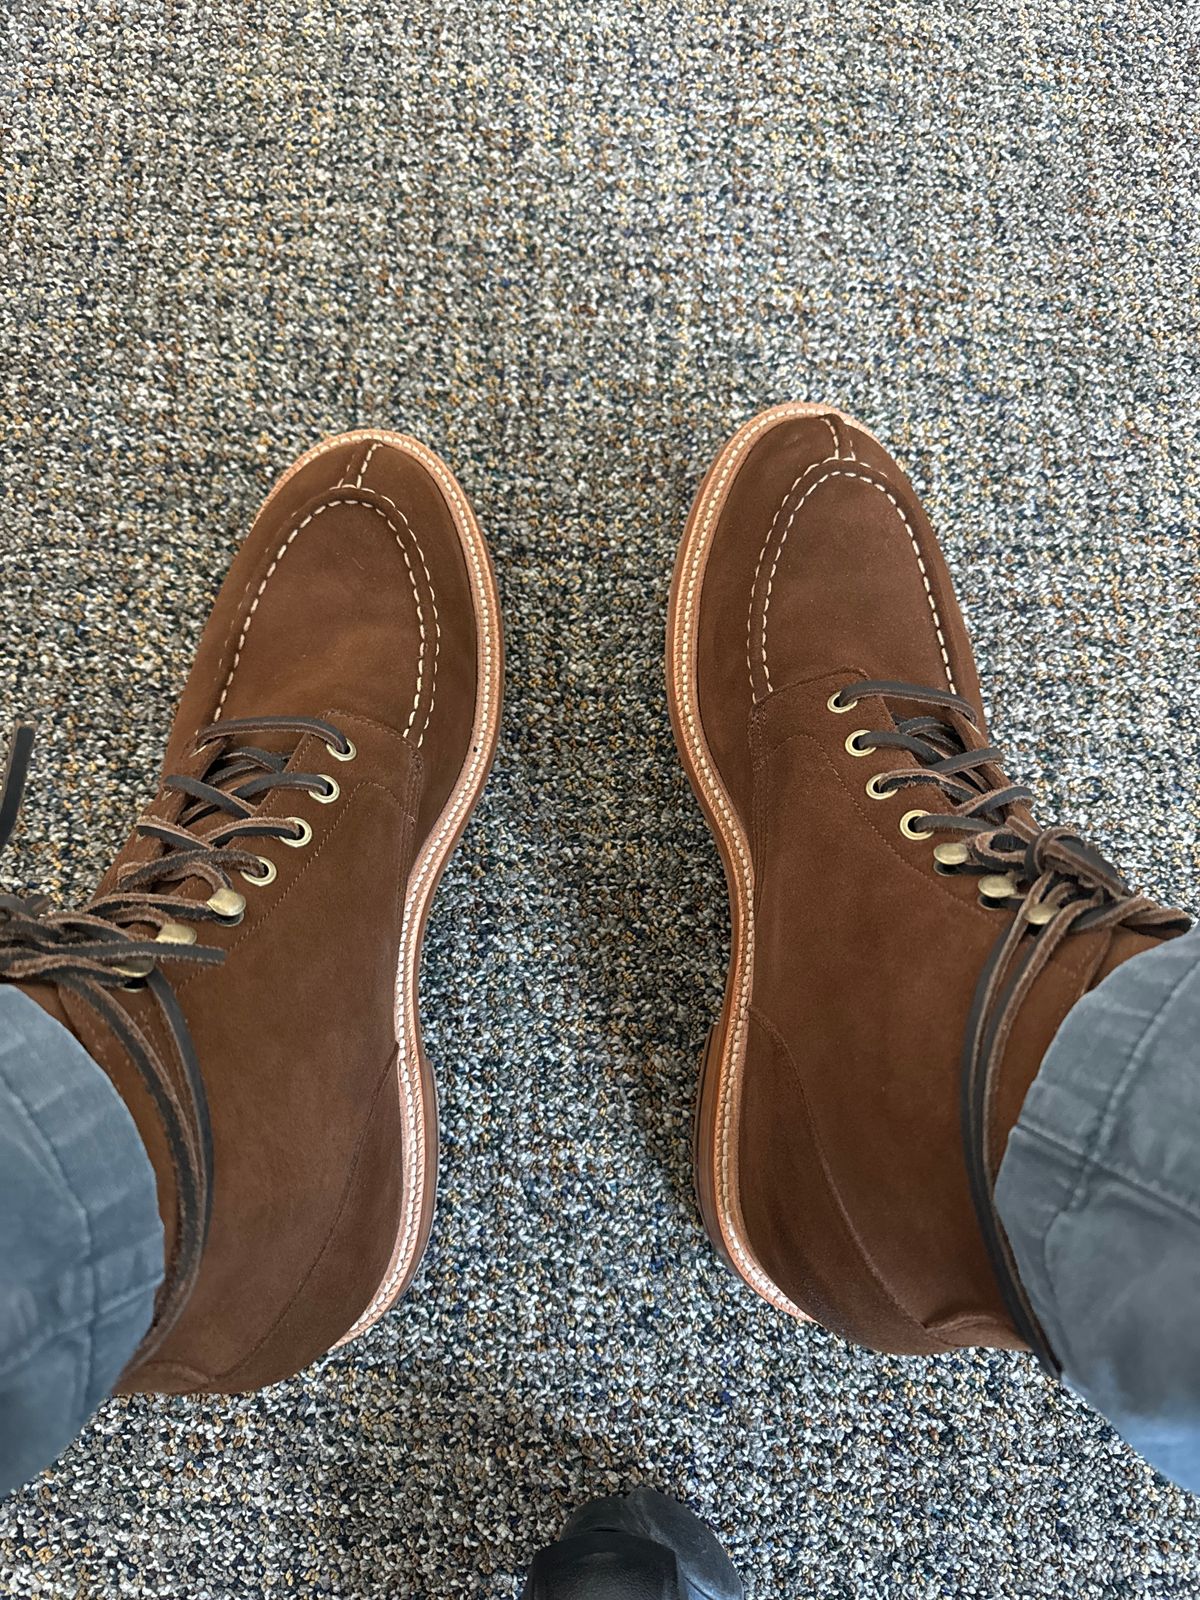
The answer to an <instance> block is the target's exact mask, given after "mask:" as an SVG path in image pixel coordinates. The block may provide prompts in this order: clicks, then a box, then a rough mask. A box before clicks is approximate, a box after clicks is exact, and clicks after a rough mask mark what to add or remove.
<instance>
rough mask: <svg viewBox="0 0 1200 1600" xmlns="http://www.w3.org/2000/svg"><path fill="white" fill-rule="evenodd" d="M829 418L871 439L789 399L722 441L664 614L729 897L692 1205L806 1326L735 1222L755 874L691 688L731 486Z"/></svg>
mask: <svg viewBox="0 0 1200 1600" xmlns="http://www.w3.org/2000/svg"><path fill="white" fill-rule="evenodd" d="M822 415H825V416H828V415H835V416H839V417H841V418H842V420H843V421H845V422H847V423H851V424H853V426H854V427H856V428H859V429H860V430H861V431H862V432H864V433H866V432H868V430H867V429H865V428H863V427H862V424H861V423H859V422H855V421H854V419H853V418H852V417H848V416H846V415H845V414H844V413H843V412H840V411H838V410H837V409H836V407H834V406H818V405H807V404H804V403H802V402H799V401H797V402H795V403H793V404H790V405H781V406H774V407H772V408H771V409H770V410H769V411H764V412H761V413H760V414H759V415H758V416H757V417H753V418H752V419H751V420H750V421H749V422H747V423H746V424H745V425H744V426H743V427H742V428H740V429H739V430H738V432H737V433H735V434H734V436H733V437H732V438H731V439H730V440H729V442H728V443H727V444H726V445H725V446H724V448H723V449H722V450H721V452H720V453H719V454H718V456H717V458H716V460H715V461H714V462H713V464H712V466H711V467H710V468H709V469H708V472H707V473H706V475H705V478H704V481H703V483H702V484H701V485H700V489H699V492H698V494H697V495H696V500H695V503H694V504H693V506H692V510H691V513H690V515H689V517H688V520H687V525H686V527H685V528H684V533H683V540H682V543H681V544H680V547H679V555H678V557H677V559H676V563H675V574H674V578H673V579H672V583H671V599H670V607H669V611H668V615H667V651H666V672H667V700H668V703H669V706H670V711H671V726H672V728H673V729H674V732H675V743H676V745H677V747H678V749H679V755H680V759H681V760H682V762H683V766H684V770H685V772H686V773H687V775H688V779H689V781H690V783H691V785H692V788H693V789H694V790H695V793H696V798H697V799H698V800H699V802H700V805H701V807H702V809H703V811H704V815H705V817H706V818H707V820H708V825H709V827H710V829H711V830H712V833H713V836H714V837H715V839H716V841H717V847H718V849H719V850H720V853H721V861H722V864H723V865H724V868H725V881H726V884H727V886H728V890H729V913H730V921H731V924H732V936H731V937H732V944H731V949H730V962H729V973H728V976H727V978H726V983H725V998H724V1001H723V1003H722V1007H721V1013H720V1016H719V1018H718V1020H717V1022H716V1023H715V1025H714V1026H713V1028H712V1031H711V1032H710V1034H709V1036H708V1039H707V1041H706V1044H705V1048H704V1055H703V1058H702V1062H701V1070H700V1083H699V1089H698V1094H697V1101H696V1114H695V1122H694V1131H693V1154H694V1162H695V1173H694V1175H695V1188H696V1200H697V1204H698V1206H699V1209H700V1215H701V1217H702V1219H703V1221H704V1226H705V1228H706V1230H707V1232H708V1234H709V1236H710V1238H711V1239H712V1241H713V1243H714V1245H715V1246H716V1248H717V1250H718V1251H719V1252H720V1254H721V1256H722V1257H723V1258H724V1259H725V1261H727V1262H728V1264H729V1266H730V1267H731V1268H732V1269H733V1271H734V1272H735V1273H736V1274H737V1275H738V1277H740V1278H742V1279H743V1280H744V1281H745V1282H746V1283H748V1284H749V1285H750V1287H751V1288H752V1289H753V1290H754V1291H755V1292H756V1293H757V1294H760V1295H761V1296H762V1297H763V1299H764V1300H766V1301H768V1302H769V1303H770V1304H771V1305H773V1306H776V1307H778V1309H779V1310H781V1311H786V1312H787V1313H788V1314H789V1315H790V1316H793V1317H798V1318H800V1319H801V1320H802V1321H806V1322H810V1321H812V1320H813V1319H812V1317H811V1316H810V1315H809V1313H808V1312H806V1311H804V1310H803V1309H802V1308H801V1307H800V1306H798V1305H796V1304H795V1303H794V1302H793V1301H792V1300H791V1299H789V1297H788V1296H787V1295H786V1294H785V1293H784V1291H783V1290H782V1289H781V1288H780V1287H779V1285H778V1284H777V1283H775V1282H774V1280H773V1279H772V1278H771V1277H770V1276H769V1275H768V1273H767V1272H766V1271H765V1270H764V1268H763V1266H762V1264H761V1263H760V1262H759V1260H758V1259H757V1257H756V1256H755V1254H754V1249H753V1246H752V1245H751V1243H750V1240H749V1238H748V1236H747V1233H746V1228H745V1223H744V1220H743V1218H742V1210H741V1202H740V1199H739V1187H738V1148H739V1130H740V1121H741V1080H742V1073H743V1070H744V1068H745V1059H746V1031H747V1025H748V1020H749V1009H750V996H751V994H752V992H753V983H754V937H755V929H754V867H753V862H752V860H751V855H750V842H749V840H748V839H747V837H746V835H745V832H744V831H743V829H742V827H741V824H740V822H739V821H738V818H737V814H736V813H735V811H734V809H733V806H732V805H731V804H730V800H729V796H728V794H727V792H726V789H725V786H724V784H723V783H722V782H721V778H720V774H719V773H718V772H717V768H716V763H715V761H714V760H713V756H712V752H711V750H710V749H709V745H708V740H707V739H706V738H705V735H704V728H703V724H702V722H701V719H700V706H699V699H698V694H697V687H696V632H697V629H698V626H699V620H700V601H701V595H702V593H703V588H704V574H705V570H706V568H707V565H708V557H709V552H710V550H711V548H712V541H713V536H714V534H715V532H716V528H717V525H718V522H719V520H720V515H721V510H722V507H723V506H724V504H725V501H726V499H727V498H728V495H729V491H730V488H731V486H732V484H733V482H734V480H735V478H736V477H737V474H738V472H739V471H740V470H741V468H742V466H743V465H744V463H745V461H746V458H747V457H748V456H749V454H750V451H751V449H752V447H753V446H754V445H755V444H757V443H758V441H759V440H760V439H761V438H762V437H763V436H764V434H766V433H767V432H769V431H770V429H771V428H773V427H778V426H779V425H781V424H782V423H786V422H790V421H792V420H793V419H795V418H796V417H810V416H822Z"/></svg>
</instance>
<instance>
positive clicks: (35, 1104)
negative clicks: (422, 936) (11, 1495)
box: [0, 932, 1200, 1493]
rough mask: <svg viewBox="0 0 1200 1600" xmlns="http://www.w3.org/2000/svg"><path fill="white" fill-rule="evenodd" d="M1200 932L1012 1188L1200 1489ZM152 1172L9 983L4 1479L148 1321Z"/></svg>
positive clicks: (1100, 1029)
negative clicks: (1199, 1066)
mask: <svg viewBox="0 0 1200 1600" xmlns="http://www.w3.org/2000/svg"><path fill="white" fill-rule="evenodd" d="M1198 1062H1200V932H1196V933H1192V934H1189V935H1188V936H1186V937H1185V938H1183V939H1177V940H1174V941H1172V942H1171V943H1168V944H1166V945H1163V946H1162V947H1161V948H1160V949H1157V950H1153V951H1151V952H1150V953H1149V954H1147V955H1143V956H1139V957H1138V958H1137V959H1135V960H1133V961H1129V962H1126V963H1125V965H1124V966H1122V967H1119V968H1118V969H1117V971H1116V972H1115V973H1113V974H1112V975H1111V976H1110V977H1109V978H1107V979H1106V980H1105V982H1104V983H1103V984H1101V985H1100V987H1099V988H1098V989H1096V990H1095V991H1094V992H1093V993H1092V994H1090V995H1088V996H1087V997H1086V998H1085V999H1084V1000H1082V1001H1081V1002H1080V1004H1079V1005H1077V1006H1076V1007H1075V1009H1074V1010H1073V1011H1072V1012H1071V1014H1070V1015H1069V1016H1068V1018H1067V1019H1066V1021H1065V1023H1064V1024H1063V1026H1062V1028H1061V1029H1060V1030H1059V1034H1058V1037H1057V1038H1056V1039H1055V1041H1054V1043H1053V1045H1052V1046H1051V1049H1050V1051H1049V1053H1048V1054H1047V1056H1046V1059H1045V1061H1044V1062H1043V1064H1042V1068H1041V1071H1040V1072H1039V1074H1038V1076H1037V1079H1036V1080H1035V1082H1034V1085H1033V1087H1032V1089H1031V1090H1030V1092H1029V1095H1028V1097H1027V1098H1026V1101H1025V1105H1024V1107H1023V1108H1022V1111H1021V1116H1020V1120H1019V1121H1018V1124H1017V1126H1016V1128H1015V1129H1014V1130H1013V1133H1012V1137H1011V1138H1010V1140H1009V1144H1008V1149H1007V1151H1006V1153H1005V1157H1004V1162H1003V1164H1002V1166H1001V1169H1000V1178H999V1184H998V1189H997V1199H998V1202H999V1206H1000V1212H1001V1216H1002V1218H1003V1221H1004V1226H1005V1228H1006V1230H1007V1232H1008V1235H1009V1239H1010V1240H1011V1242H1012V1246H1013V1249H1014V1251H1015V1253H1016V1258H1017V1263H1018V1265H1019V1267H1020V1271H1021V1276H1022V1279H1023V1281H1024V1283H1025V1286H1026V1288H1027V1290H1028V1292H1029V1295H1030V1298H1031V1300H1032V1302H1033V1306H1034V1309H1035V1311H1036V1312H1037V1315H1038V1317H1039V1319H1040V1321H1041V1323H1042V1326H1043V1327H1044V1328H1045V1330H1046V1333H1047V1335H1048V1337H1049V1339H1050V1343H1051V1344H1052V1346H1053V1348H1054V1350H1055V1352H1056V1353H1057V1355H1058V1357H1059V1359H1060V1361H1061V1362H1062V1364H1063V1368H1064V1374H1065V1377H1066V1379H1067V1382H1068V1383H1069V1384H1070V1385H1071V1386H1072V1388H1074V1389H1076V1390H1077V1391H1078V1392H1079V1393H1080V1394H1082V1395H1083V1396H1084V1397H1085V1398H1086V1399H1088V1400H1089V1401H1090V1402H1091V1403H1092V1405H1094V1406H1095V1407H1096V1409H1097V1410H1098V1411H1100V1412H1102V1413H1103V1414H1104V1415H1105V1416H1106V1417H1107V1418H1108V1419H1109V1421H1110V1422H1111V1423H1112V1424H1113V1426H1114V1427H1115V1428H1116V1429H1117V1430H1118V1431H1119V1432H1120V1433H1121V1434H1123V1435H1124V1437H1125V1438H1126V1439H1127V1440H1128V1441H1129V1442H1130V1443H1131V1444H1132V1445H1134V1446H1135V1447H1136V1448H1137V1449H1138V1450H1140V1451H1141V1452H1142V1454H1143V1455H1144V1456H1145V1457H1146V1458H1147V1459H1148V1460H1149V1461H1150V1462H1152V1463H1153V1465H1155V1466H1156V1467H1158V1468H1160V1469H1161V1470H1162V1471H1163V1472H1165V1473H1167V1474H1168V1475H1169V1476H1170V1477H1172V1478H1174V1479H1175V1480H1176V1481H1177V1482H1179V1483H1181V1484H1183V1485H1185V1487H1187V1488H1190V1489H1194V1490H1200V1264H1198V1263H1200V1072H1198V1071H1197V1065H1198ZM161 1273H162V1228H161V1224H160V1222H159V1218H158V1211H157V1205H156V1201H155V1185H154V1174H153V1172H152V1170H151V1167H150V1163H149V1161H148V1160H147V1158H146V1155H145V1152H144V1151H143V1149H142V1146H141V1143H140V1141H139V1139H138V1136H137V1133H136V1130H135V1129H134V1125H133V1122H132V1120H131V1118H130V1117H129V1114H128V1112H127V1111H126V1110H125V1107H124V1105H123V1104H122V1102H121V1100H120V1098H119V1097H118V1096H117V1094H116V1092H115V1091H114V1090H113V1088H112V1086H111V1085H110V1083H109V1081H108V1079H107V1078H106V1077H105V1075H104V1073H103V1072H101V1070H100V1069H99V1067H97V1066H96V1065H95V1063H94V1062H93V1061H92V1060H91V1059H90V1057H89V1056H88V1055H87V1054H86V1053H85V1052H84V1050H83V1049H82V1047H81V1046H80V1045H79V1044H78V1043H77V1042H76V1041H75V1039H73V1038H72V1037H71V1036H70V1035H69V1034H68V1033H67V1032H66V1031H65V1029H63V1028H61V1027H59V1025H58V1024H57V1023H56V1022H54V1021H53V1020H52V1019H51V1018H49V1017H48V1016H46V1014H45V1013H44V1012H43V1011H42V1010H41V1009H40V1008H39V1007H38V1006H36V1005H34V1003H33V1002H32V1001H30V1000H28V999H26V997H25V996H24V995H22V994H21V993H19V992H18V991H16V990H13V989H10V988H5V987H3V986H0V1493H3V1492H5V1491H6V1490H7V1489H10V1488H12V1487H14V1486H15V1485H16V1484H18V1483H21V1482H23V1481H24V1480H25V1479H27V1478H29V1477H31V1476H32V1475H33V1474H34V1473H35V1472H37V1471H38V1470H40V1469H41V1468H42V1467H44V1466H45V1465H47V1464H48V1463H49V1462H50V1461H52V1460H53V1459H54V1458H55V1456H56V1455H58V1453H59V1452H60V1451H61V1450H62V1449H63V1448H64V1447H65V1446H66V1445H67V1444H68V1443H69V1441H70V1440H71V1439H72V1438H73V1437H74V1435H75V1434H76V1433H77V1432H78V1431H79V1429H80V1428H81V1427H82V1426H83V1424H84V1423H85V1422H86V1421H87V1419H88V1417H89V1416H90V1415H91V1413H92V1412H93V1411H94V1410H95V1408H96V1406H97V1405H98V1404H99V1403H100V1401H101V1400H102V1399H103V1398H104V1396H105V1395H106V1394H107V1393H108V1391H109V1389H110V1388H111V1386H112V1384H113V1382H114V1381H115V1380H116V1378H117V1377H118V1375H119V1374H120V1371H121V1369H122V1367H123V1366H124V1364H125V1362H126V1361H127V1360H128V1359H129V1357H130V1355H132V1353H133V1351H134V1349H135V1348H136V1346H137V1343H138V1340H139V1339H140V1337H141V1335H142V1334H143V1333H144V1331H145V1329H146V1327H147V1326H148V1324H149V1320H150V1316H151V1313H152V1308H153V1300H154V1292H155V1289H156V1287H157V1284H158V1281H159V1279H160V1277H161Z"/></svg>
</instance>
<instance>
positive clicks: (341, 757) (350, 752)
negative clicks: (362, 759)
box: [325, 739, 358, 761]
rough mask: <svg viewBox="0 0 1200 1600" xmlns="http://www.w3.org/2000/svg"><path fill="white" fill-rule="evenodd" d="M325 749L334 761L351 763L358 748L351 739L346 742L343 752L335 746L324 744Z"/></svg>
mask: <svg viewBox="0 0 1200 1600" xmlns="http://www.w3.org/2000/svg"><path fill="white" fill-rule="evenodd" d="M325 748H326V750H328V751H329V754H330V755H331V756H332V757H333V759H334V760H335V761H353V760H354V758H355V756H356V755H357V754H358V746H357V745H356V744H355V742H354V740H353V739H347V740H346V748H345V749H344V750H339V749H338V747H337V745H335V744H326V746H325Z"/></svg>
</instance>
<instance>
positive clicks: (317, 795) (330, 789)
mask: <svg viewBox="0 0 1200 1600" xmlns="http://www.w3.org/2000/svg"><path fill="white" fill-rule="evenodd" d="M317 776H318V777H319V778H320V780H321V782H322V783H323V784H324V785H325V787H324V789H310V790H309V791H308V792H309V794H310V795H312V797H313V799H314V800H316V801H319V803H320V804H321V805H323V806H331V805H332V804H333V802H334V801H335V800H336V799H337V797H338V795H340V794H341V792H342V786H341V784H340V783H339V782H338V781H337V779H336V778H331V777H330V776H329V774H328V773H327V772H319V773H318V774H317Z"/></svg>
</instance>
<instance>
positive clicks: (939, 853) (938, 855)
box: [933, 839, 971, 867]
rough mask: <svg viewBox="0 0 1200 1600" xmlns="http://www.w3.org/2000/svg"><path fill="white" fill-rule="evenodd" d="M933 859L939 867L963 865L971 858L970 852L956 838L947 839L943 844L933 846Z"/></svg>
mask: <svg viewBox="0 0 1200 1600" xmlns="http://www.w3.org/2000/svg"><path fill="white" fill-rule="evenodd" d="M933 859H934V860H935V861H936V862H937V864H938V866H939V867H964V866H966V864H967V862H968V861H970V859H971V852H970V850H969V849H968V848H967V846H966V845H965V844H961V843H960V842H959V841H958V840H949V839H948V840H947V841H946V842H945V844H939V845H935V846H934V850H933Z"/></svg>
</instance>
